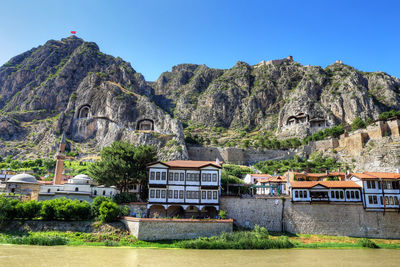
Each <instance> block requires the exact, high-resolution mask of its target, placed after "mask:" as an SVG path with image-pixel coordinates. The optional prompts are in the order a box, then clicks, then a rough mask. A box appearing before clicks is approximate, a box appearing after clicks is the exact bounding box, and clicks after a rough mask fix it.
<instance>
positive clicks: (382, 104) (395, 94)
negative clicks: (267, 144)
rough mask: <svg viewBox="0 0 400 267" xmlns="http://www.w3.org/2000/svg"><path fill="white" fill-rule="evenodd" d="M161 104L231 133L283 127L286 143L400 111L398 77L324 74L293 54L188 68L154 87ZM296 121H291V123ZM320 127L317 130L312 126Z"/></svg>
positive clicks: (339, 67)
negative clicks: (223, 66) (222, 67)
mask: <svg viewBox="0 0 400 267" xmlns="http://www.w3.org/2000/svg"><path fill="white" fill-rule="evenodd" d="M151 86H152V87H153V88H154V92H155V95H156V102H157V103H159V105H160V106H162V107H163V108H164V109H166V110H168V111H169V112H170V113H171V114H174V116H175V117H176V118H178V119H179V120H181V121H183V122H186V123H189V122H190V123H195V124H201V125H207V126H222V127H225V128H239V129H240V128H244V129H254V128H259V129H269V130H272V129H275V128H276V129H277V133H278V134H279V136H280V137H281V138H286V137H293V136H296V137H304V136H306V135H309V134H310V133H312V132H314V129H313V128H315V130H317V129H321V128H323V127H329V126H334V125H337V124H350V123H351V122H352V121H353V120H354V119H355V118H356V117H357V116H360V117H361V118H363V119H368V118H371V119H377V117H378V115H379V114H380V113H381V112H383V111H386V110H390V109H399V108H400V80H399V79H397V78H395V77H391V76H389V75H388V74H386V73H383V72H376V73H366V72H361V71H358V70H356V69H354V68H352V67H351V66H348V65H345V64H343V63H341V62H336V63H334V64H332V65H330V66H328V67H326V68H325V69H323V68H321V67H319V66H303V65H301V64H299V63H297V62H295V61H293V59H292V58H291V57H289V58H287V59H282V60H271V61H268V62H265V61H263V62H261V63H259V64H257V65H254V66H250V65H249V64H247V63H244V62H238V63H237V64H236V65H235V66H234V67H233V68H231V69H228V70H219V69H210V68H208V67H207V66H204V65H189V64H183V65H178V66H175V67H173V68H172V70H171V71H170V72H165V73H163V74H161V76H160V78H159V79H158V80H157V81H156V82H155V83H152V84H151ZM291 122H292V123H291ZM314 126H315V127H314Z"/></svg>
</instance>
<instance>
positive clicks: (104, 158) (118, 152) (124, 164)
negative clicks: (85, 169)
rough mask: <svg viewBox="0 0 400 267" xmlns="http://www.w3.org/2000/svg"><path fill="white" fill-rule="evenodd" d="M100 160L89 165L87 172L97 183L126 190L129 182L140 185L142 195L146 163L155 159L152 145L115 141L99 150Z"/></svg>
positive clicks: (145, 181) (122, 190)
mask: <svg viewBox="0 0 400 267" xmlns="http://www.w3.org/2000/svg"><path fill="white" fill-rule="evenodd" d="M100 156H101V160H100V161H97V162H95V163H94V164H92V165H90V166H89V173H90V175H91V177H93V179H95V180H96V181H97V182H98V183H99V184H104V185H106V186H112V185H114V186H116V187H117V188H118V189H119V190H120V191H121V192H127V191H128V186H129V185H130V184H134V183H139V184H141V185H142V190H144V191H142V197H144V196H145V195H144V194H145V193H146V191H145V189H146V187H147V176H146V165H147V164H148V163H150V162H153V161H155V160H156V152H155V149H154V147H152V146H147V145H142V146H133V145H131V144H129V143H127V142H119V141H116V142H114V143H112V145H111V146H109V147H105V148H103V149H102V150H101V152H100Z"/></svg>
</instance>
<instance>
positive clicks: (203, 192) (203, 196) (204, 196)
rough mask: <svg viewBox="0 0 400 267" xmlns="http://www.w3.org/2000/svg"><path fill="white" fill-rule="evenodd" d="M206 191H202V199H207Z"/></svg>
mask: <svg viewBox="0 0 400 267" xmlns="http://www.w3.org/2000/svg"><path fill="white" fill-rule="evenodd" d="M206 194H207V192H206V191H201V199H206Z"/></svg>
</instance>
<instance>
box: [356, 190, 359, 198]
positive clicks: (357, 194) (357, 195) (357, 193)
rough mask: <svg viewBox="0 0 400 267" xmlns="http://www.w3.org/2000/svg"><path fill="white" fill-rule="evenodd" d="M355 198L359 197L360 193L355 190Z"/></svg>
mask: <svg viewBox="0 0 400 267" xmlns="http://www.w3.org/2000/svg"><path fill="white" fill-rule="evenodd" d="M356 198H357V199H358V198H360V193H359V192H358V191H356Z"/></svg>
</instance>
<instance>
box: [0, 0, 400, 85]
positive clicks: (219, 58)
mask: <svg viewBox="0 0 400 267" xmlns="http://www.w3.org/2000/svg"><path fill="white" fill-rule="evenodd" d="M399 10H400V1H384V0H381V1H367V0H364V1H351V0H347V1H342V0H336V1H321V0H319V1H307V0H304V1H284V0H275V1H267V0H264V1H256V0H254V1H251V0H246V1H234V0H231V1H225V0H220V1H218V0H214V1H212V0H210V1H209V0H202V1H200V0H198V1H191V0H181V1H174V0H171V1H167V0H164V1H162V0H160V1H151V0H142V1H134V0H131V1H118V0H113V1H100V0H97V1H92V0H90V1H74V0H69V1H41V0H36V1H29V0H26V1H22V0H2V1H1V2H0V21H1V23H0V65H2V64H4V63H5V62H7V61H8V60H9V59H10V58H11V57H13V56H15V55H17V54H20V53H22V52H24V51H26V50H28V49H30V48H32V47H36V46H38V45H42V44H44V43H45V42H46V41H47V40H49V39H56V40H58V39H61V38H63V37H67V36H69V35H70V34H69V32H70V30H76V31H77V32H78V33H77V36H79V37H81V38H83V39H84V40H86V41H93V42H96V43H97V44H98V45H99V47H100V50H101V51H102V52H104V53H107V54H111V55H113V56H119V57H121V58H123V59H124V60H126V61H129V62H130V63H131V64H132V66H133V67H134V68H135V70H136V71H138V72H141V73H142V74H143V75H144V76H145V78H146V79H147V80H149V81H153V80H156V79H157V78H158V76H159V75H160V74H161V73H162V72H164V71H167V70H170V69H171V67H172V66H174V65H177V64H180V63H196V64H206V65H208V66H209V67H213V68H230V67H232V66H233V65H234V64H235V63H236V62H237V61H239V60H240V61H245V62H248V63H249V64H256V63H258V62H260V61H261V60H270V59H278V58H283V57H286V56H288V55H293V57H294V60H295V61H298V62H300V63H301V64H304V65H307V64H310V65H321V66H323V67H325V66H327V65H329V64H331V63H333V62H335V61H336V60H338V59H340V60H343V63H345V64H349V65H352V66H354V67H356V68H357V69H359V70H363V71H385V72H387V73H389V74H391V75H394V76H396V77H400V68H399V67H398V64H399V62H400V53H399V49H398V48H399V47H400V32H399V31H400V20H399Z"/></svg>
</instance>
